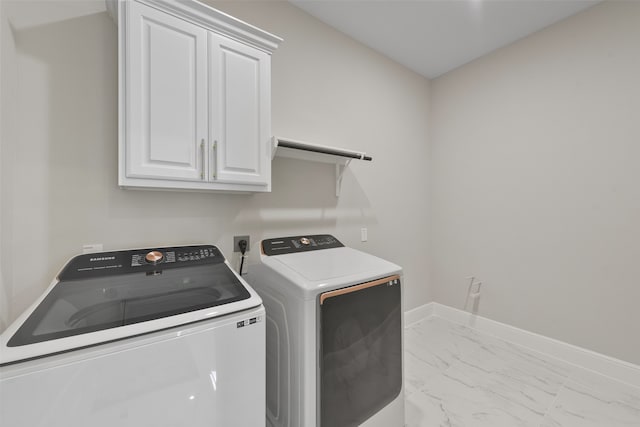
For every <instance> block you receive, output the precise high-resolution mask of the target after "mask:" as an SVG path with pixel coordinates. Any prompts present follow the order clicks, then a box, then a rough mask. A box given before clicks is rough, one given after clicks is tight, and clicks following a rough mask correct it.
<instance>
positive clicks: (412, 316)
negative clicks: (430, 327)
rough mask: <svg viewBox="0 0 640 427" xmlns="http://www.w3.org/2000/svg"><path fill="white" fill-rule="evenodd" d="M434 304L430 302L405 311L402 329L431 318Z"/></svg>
mask: <svg viewBox="0 0 640 427" xmlns="http://www.w3.org/2000/svg"><path fill="white" fill-rule="evenodd" d="M434 304H435V303H433V302H430V303H428V304H424V305H421V306H420V307H416V308H414V309H412V310H408V311H405V312H404V327H405V328H406V327H407V326H411V325H413V324H414V323H417V322H419V321H421V320H424V319H428V318H429V317H431V316H433V310H434V308H435V306H434Z"/></svg>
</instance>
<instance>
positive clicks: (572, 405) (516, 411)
mask: <svg viewBox="0 0 640 427" xmlns="http://www.w3.org/2000/svg"><path fill="white" fill-rule="evenodd" d="M405 377H406V378H405V393H406V394H405V396H406V397H405V408H406V425H407V427H440V426H442V427H445V426H448V427H485V426H486V427H631V426H633V427H640V389H638V388H635V387H633V386H630V385H626V384H622V383H619V382H616V381H613V380H611V379H609V378H607V377H603V376H601V375H598V374H596V373H593V372H591V371H587V370H584V369H582V368H580V367H576V366H573V365H571V364H568V363H565V362H562V361H560V360H557V359H554V358H551V357H548V356H546V355H544V354H542V353H538V352H536V351H534V350H531V349H527V348H524V347H521V346H519V345H516V344H513V343H510V342H507V341H503V340H500V339H498V338H495V337H492V336H489V335H486V334H482V333H479V332H477V331H475V330H473V329H470V328H467V327H465V326H462V325H458V324H455V323H451V322H449V321H447V320H444V319H441V318H438V317H431V318H429V319H427V320H425V321H422V322H419V323H416V324H414V325H412V326H411V327H409V328H408V329H407V330H405Z"/></svg>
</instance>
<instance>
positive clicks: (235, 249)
mask: <svg viewBox="0 0 640 427" xmlns="http://www.w3.org/2000/svg"><path fill="white" fill-rule="evenodd" d="M240 240H246V241H247V252H249V249H251V239H250V237H249V236H233V252H240V247H239V246H238V242H239V241H240Z"/></svg>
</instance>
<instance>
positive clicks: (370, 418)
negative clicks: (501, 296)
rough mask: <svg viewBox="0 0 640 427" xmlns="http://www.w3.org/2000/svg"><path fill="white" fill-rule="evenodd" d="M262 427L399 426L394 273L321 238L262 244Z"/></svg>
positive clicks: (257, 275)
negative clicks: (264, 408)
mask: <svg viewBox="0 0 640 427" xmlns="http://www.w3.org/2000/svg"><path fill="white" fill-rule="evenodd" d="M245 277H246V278H247V281H248V282H249V283H251V285H252V286H253V287H254V289H255V290H256V292H258V294H259V295H260V296H261V297H262V300H263V303H264V305H265V308H266V310H267V322H266V328H267V422H268V424H271V425H272V426H274V427H352V426H366V427H402V426H404V393H403V368H402V348H403V347H402V287H401V279H402V268H401V267H399V266H397V265H395V264H393V263H391V262H388V261H385V260H383V259H380V258H378V257H375V256H373V255H370V254H366V253H363V252H361V251H358V250H355V249H352V248H348V247H345V246H344V245H343V244H342V243H340V242H339V241H338V240H337V239H336V238H335V237H333V236H330V235H314V236H294V237H283V238H276V239H267V240H263V241H262V242H261V256H260V263H259V264H258V265H255V266H252V268H250V271H249V274H248V275H247V276H245Z"/></svg>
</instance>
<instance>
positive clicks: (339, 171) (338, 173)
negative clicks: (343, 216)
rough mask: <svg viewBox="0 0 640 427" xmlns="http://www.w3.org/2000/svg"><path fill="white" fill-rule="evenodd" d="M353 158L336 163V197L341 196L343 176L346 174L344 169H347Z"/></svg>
mask: <svg viewBox="0 0 640 427" xmlns="http://www.w3.org/2000/svg"><path fill="white" fill-rule="evenodd" d="M350 162H351V160H347V161H346V162H344V163H336V197H340V192H341V189H342V177H343V176H344V171H345V170H347V166H349V163H350Z"/></svg>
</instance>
